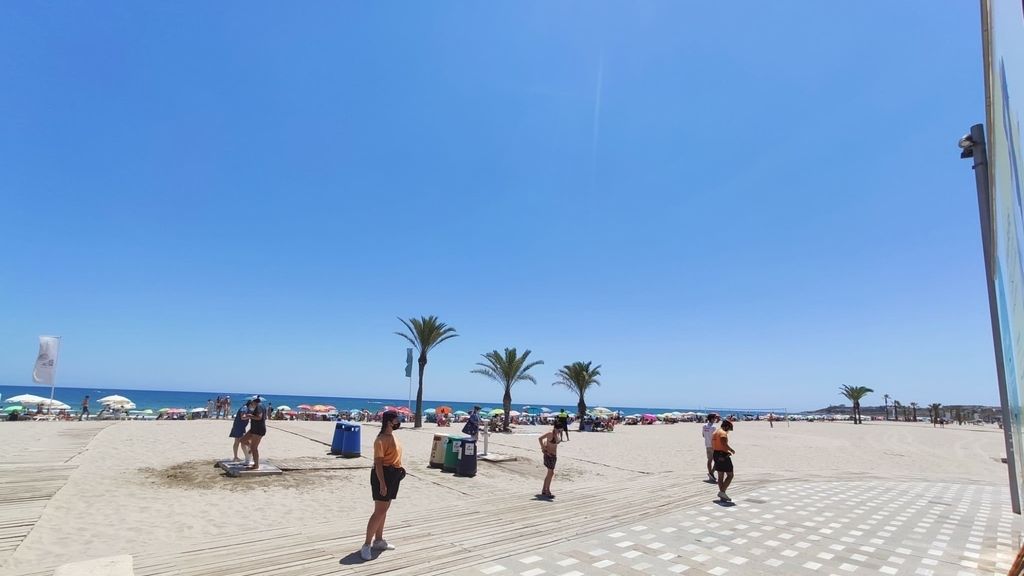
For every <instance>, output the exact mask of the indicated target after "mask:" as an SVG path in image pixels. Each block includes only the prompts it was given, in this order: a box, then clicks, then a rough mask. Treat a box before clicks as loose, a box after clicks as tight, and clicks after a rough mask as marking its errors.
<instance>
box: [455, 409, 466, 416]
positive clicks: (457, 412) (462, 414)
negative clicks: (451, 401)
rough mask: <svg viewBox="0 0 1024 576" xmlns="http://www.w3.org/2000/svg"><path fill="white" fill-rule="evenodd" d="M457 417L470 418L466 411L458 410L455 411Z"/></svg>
mask: <svg viewBox="0 0 1024 576" xmlns="http://www.w3.org/2000/svg"><path fill="white" fill-rule="evenodd" d="M455 415H456V416H469V413H468V412H466V411H465V410H456V411H455Z"/></svg>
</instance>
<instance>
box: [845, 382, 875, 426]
mask: <svg viewBox="0 0 1024 576" xmlns="http://www.w3.org/2000/svg"><path fill="white" fill-rule="evenodd" d="M871 392H874V390H872V389H871V388H868V387H867V386H849V385H847V384H843V385H842V386H840V387H839V393H840V394H842V395H843V396H845V397H846V398H847V399H848V400H849V401H850V402H852V403H853V423H854V424H860V423H861V417H860V401H861V398H864V397H865V396H867V395H868V394H870V393H871Z"/></svg>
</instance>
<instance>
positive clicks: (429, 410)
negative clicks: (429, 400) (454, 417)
mask: <svg viewBox="0 0 1024 576" xmlns="http://www.w3.org/2000/svg"><path fill="white" fill-rule="evenodd" d="M436 412H437V410H436V409H434V408H427V409H426V410H424V411H423V413H424V414H435V413H436Z"/></svg>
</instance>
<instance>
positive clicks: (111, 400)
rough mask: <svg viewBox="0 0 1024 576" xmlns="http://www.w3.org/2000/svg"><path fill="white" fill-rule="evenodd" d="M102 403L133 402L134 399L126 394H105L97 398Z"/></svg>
mask: <svg viewBox="0 0 1024 576" xmlns="http://www.w3.org/2000/svg"><path fill="white" fill-rule="evenodd" d="M97 402H99V403H100V404H131V403H132V401H131V400H129V399H127V398H125V397H124V396H118V395H117V394H114V395H111V396H104V397H103V398H100V399H99V400H97Z"/></svg>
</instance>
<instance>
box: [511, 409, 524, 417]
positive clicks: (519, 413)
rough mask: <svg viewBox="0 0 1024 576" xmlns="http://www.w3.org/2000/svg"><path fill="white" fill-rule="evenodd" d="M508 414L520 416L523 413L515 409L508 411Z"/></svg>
mask: <svg viewBox="0 0 1024 576" xmlns="http://www.w3.org/2000/svg"><path fill="white" fill-rule="evenodd" d="M508 415H509V416H522V415H523V413H522V412H517V411H515V410H512V411H511V412H509V413H508Z"/></svg>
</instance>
